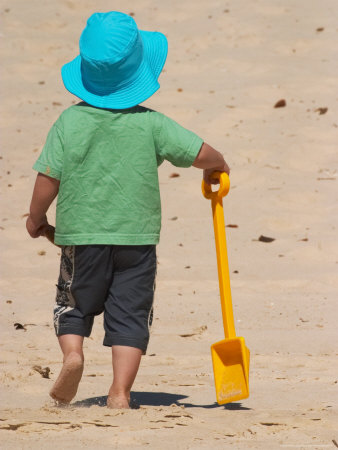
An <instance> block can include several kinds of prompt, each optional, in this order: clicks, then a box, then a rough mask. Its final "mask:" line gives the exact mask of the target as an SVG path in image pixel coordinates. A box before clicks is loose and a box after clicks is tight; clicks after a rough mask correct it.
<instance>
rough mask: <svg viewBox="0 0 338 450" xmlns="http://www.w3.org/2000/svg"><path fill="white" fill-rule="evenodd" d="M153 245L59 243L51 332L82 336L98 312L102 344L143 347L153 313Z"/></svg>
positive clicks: (146, 343) (86, 332)
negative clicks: (102, 329)
mask: <svg viewBox="0 0 338 450" xmlns="http://www.w3.org/2000/svg"><path fill="white" fill-rule="evenodd" d="M155 277H156V246H155V245H76V246H67V247H63V248H62V255H61V267H60V276H59V280H58V284H57V293H56V305H55V308H54V326H55V332H56V335H57V336H61V335H64V334H77V335H80V336H86V337H88V336H89V335H90V333H91V330H92V326H93V321H94V316H96V315H98V314H101V313H102V312H103V313H104V329H105V337H104V341H103V345H106V346H112V345H126V346H129V347H137V348H140V349H141V350H142V351H143V352H144V353H145V352H146V349H147V345H148V342H149V329H150V326H151V323H152V317H153V300H154V290H155Z"/></svg>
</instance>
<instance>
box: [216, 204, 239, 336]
mask: <svg viewBox="0 0 338 450" xmlns="http://www.w3.org/2000/svg"><path fill="white" fill-rule="evenodd" d="M211 205H212V215H213V222H214V232H215V244H216V254H217V269H218V281H219V292H220V297H221V307H222V316H223V326H224V334H225V337H226V338H227V339H232V338H234V337H236V332H235V323H234V314H233V310H232V300H231V289H230V275H229V264H228V253H227V245H226V236H225V223H224V213H223V202H222V198H219V197H215V198H212V200H211Z"/></svg>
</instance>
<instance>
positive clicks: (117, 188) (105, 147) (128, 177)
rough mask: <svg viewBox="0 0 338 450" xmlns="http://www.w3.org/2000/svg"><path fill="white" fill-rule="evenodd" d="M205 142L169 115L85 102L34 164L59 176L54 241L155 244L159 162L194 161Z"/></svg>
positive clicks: (65, 118)
mask: <svg viewBox="0 0 338 450" xmlns="http://www.w3.org/2000/svg"><path fill="white" fill-rule="evenodd" d="M202 143H203V141H202V139H201V138H199V137H198V136H197V135H195V134H194V133H192V132H191V131H188V130H186V129H185V128H183V127H181V126H180V125H178V124H177V123H176V122H174V121H173V120H171V119H169V118H167V117H166V116H164V115H163V114H160V113H157V112H155V111H152V110H149V109H147V108H144V107H141V106H136V107H134V108H129V109H126V110H109V109H100V108H95V107H92V106H90V105H88V104H86V103H79V104H78V105H75V106H71V107H70V108H68V109H67V110H65V111H64V112H63V113H62V114H61V116H60V117H59V119H58V120H57V122H56V123H55V124H54V125H53V127H52V129H51V131H50V133H49V135H48V138H47V142H46V145H45V147H44V149H43V152H42V153H41V156H40V158H39V159H38V161H37V162H36V164H35V165H34V169H36V170H37V171H39V172H41V173H44V174H46V175H48V176H50V177H55V178H57V179H59V180H60V187H59V193H58V203H57V217H56V235H55V243H56V244H58V245H85V244H127V245H142V244H157V243H158V241H159V234H160V227H161V204H160V193H159V184H158V174H157V167H158V165H159V164H161V163H162V162H163V160H164V159H166V160H169V161H170V162H171V163H172V164H174V165H176V166H179V167H189V166H191V165H192V163H193V162H194V160H195V158H196V156H197V154H198V153H199V150H200V148H201V145H202Z"/></svg>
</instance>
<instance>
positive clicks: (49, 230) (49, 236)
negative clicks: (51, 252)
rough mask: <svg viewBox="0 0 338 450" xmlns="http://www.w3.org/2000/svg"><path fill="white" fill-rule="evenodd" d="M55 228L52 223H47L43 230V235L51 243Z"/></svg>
mask: <svg viewBox="0 0 338 450" xmlns="http://www.w3.org/2000/svg"><path fill="white" fill-rule="evenodd" d="M54 235H55V228H54V227H53V226H52V225H48V226H46V227H45V228H44V230H43V236H45V237H46V238H47V239H48V240H49V241H50V242H51V243H52V244H54Z"/></svg>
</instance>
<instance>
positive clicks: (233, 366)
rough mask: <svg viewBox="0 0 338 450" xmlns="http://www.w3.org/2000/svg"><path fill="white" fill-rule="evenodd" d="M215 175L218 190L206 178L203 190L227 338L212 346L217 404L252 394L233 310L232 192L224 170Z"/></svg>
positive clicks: (246, 351)
mask: <svg viewBox="0 0 338 450" xmlns="http://www.w3.org/2000/svg"><path fill="white" fill-rule="evenodd" d="M213 177H214V178H217V179H219V180H220V187H219V190H218V191H215V192H213V191H212V189H211V185H209V184H207V183H205V182H204V181H203V182H202V192H203V195H204V197H205V198H207V199H211V206H212V215H213V221H214V232H215V242H216V253H217V266H218V280H219V290H220V297H221V306H222V317H223V326H224V334H225V339H223V340H222V341H219V342H216V343H215V344H213V345H212V346H211V356H212V364H213V369H214V378H215V388H216V398H217V403H218V404H219V405H223V404H225V403H230V402H234V401H236V400H241V399H243V398H247V397H249V364H250V351H249V349H248V348H247V347H246V345H245V341H244V338H243V337H236V332H235V324H234V316H233V311H232V302H231V290H230V276H229V266H228V255H227V247H226V237H225V224H224V213H223V200H222V198H223V197H225V196H226V195H227V193H228V192H229V189H230V180H229V177H228V175H227V174H226V173H225V172H223V173H220V172H215V173H214V174H213Z"/></svg>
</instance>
